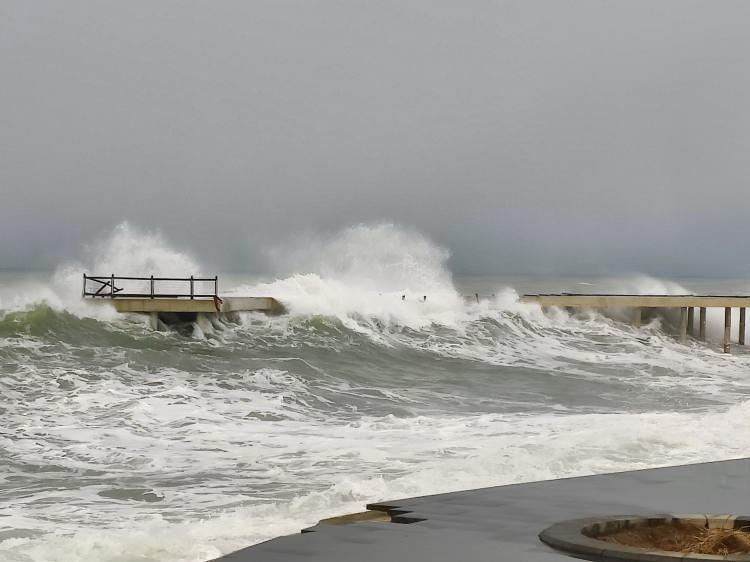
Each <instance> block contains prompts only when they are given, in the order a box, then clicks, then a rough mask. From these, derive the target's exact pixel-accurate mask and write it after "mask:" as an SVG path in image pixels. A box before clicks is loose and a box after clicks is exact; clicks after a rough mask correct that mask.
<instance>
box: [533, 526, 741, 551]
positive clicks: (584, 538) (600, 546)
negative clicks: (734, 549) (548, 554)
mask: <svg viewBox="0 0 750 562" xmlns="http://www.w3.org/2000/svg"><path fill="white" fill-rule="evenodd" d="M669 523H684V524H692V525H695V526H698V527H708V528H711V529H742V528H746V527H750V515H649V516H644V515H621V516H615V517H590V518H586V519H571V520H569V521H562V522H560V523H556V524H555V525H552V526H551V527H548V528H546V529H545V530H544V531H542V532H541V533H540V534H539V538H540V539H541V541H542V542H544V543H546V544H548V545H549V546H551V547H553V548H556V549H559V550H563V551H565V552H568V553H570V554H572V555H574V556H578V557H581V558H586V559H588V560H596V561H599V560H601V561H605V560H606V561H615V560H623V561H628V562H635V561H642V562H676V561H677V560H686V561H687V560H689V561H692V562H714V561H717V560H733V561H735V562H750V553H742V554H727V555H717V554H693V553H685V552H676V551H669V550H653V549H647V548H636V547H633V546H624V545H619V544H615V543H611V542H605V541H603V540H598V539H597V538H596V537H601V536H603V535H609V534H612V533H616V532H617V531H620V530H622V529H626V528H635V527H648V526H657V525H664V524H669Z"/></svg>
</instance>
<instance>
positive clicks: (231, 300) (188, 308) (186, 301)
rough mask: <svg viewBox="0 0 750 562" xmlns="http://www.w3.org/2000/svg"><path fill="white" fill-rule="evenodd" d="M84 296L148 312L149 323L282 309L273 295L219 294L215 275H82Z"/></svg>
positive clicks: (130, 310) (122, 309)
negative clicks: (200, 315) (243, 295)
mask: <svg viewBox="0 0 750 562" xmlns="http://www.w3.org/2000/svg"><path fill="white" fill-rule="evenodd" d="M82 296H83V298H85V299H88V300H92V301H94V302H98V303H105V304H109V305H111V306H113V307H114V308H115V310H117V312H123V313H140V314H149V315H151V319H152V325H153V326H154V327H155V328H157V327H158V326H159V322H160V321H161V322H163V323H166V324H169V323H174V322H181V321H192V320H195V319H196V318H197V315H199V314H221V313H233V312H266V313H271V314H275V313H279V312H282V311H283V306H282V304H281V303H280V302H279V301H277V300H276V299H274V298H273V297H241V296H233V295H232V296H219V278H218V277H217V276H214V277H195V276H190V277H155V276H153V275H151V276H149V277H123V276H117V275H109V276H91V275H86V274H84V276H83V292H82Z"/></svg>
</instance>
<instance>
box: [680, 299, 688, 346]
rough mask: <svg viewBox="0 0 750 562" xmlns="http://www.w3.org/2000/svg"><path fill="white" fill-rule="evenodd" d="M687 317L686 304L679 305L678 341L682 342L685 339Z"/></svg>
mask: <svg viewBox="0 0 750 562" xmlns="http://www.w3.org/2000/svg"><path fill="white" fill-rule="evenodd" d="M687 317H688V314H687V307H686V306H681V307H680V333H679V337H680V341H681V342H683V343H684V342H686V341H687Z"/></svg>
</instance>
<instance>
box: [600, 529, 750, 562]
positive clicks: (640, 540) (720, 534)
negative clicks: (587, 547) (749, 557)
mask: <svg viewBox="0 0 750 562" xmlns="http://www.w3.org/2000/svg"><path fill="white" fill-rule="evenodd" d="M597 539H599V540H601V541H607V542H610V543H614V544H620V545H624V546H634V547H638V548H648V549H652V550H669V551H672V552H685V553H695V554H719V555H723V554H744V553H750V532H747V531H746V530H745V529H706V528H705V527H698V526H696V525H690V524H686V523H681V522H675V523H664V524H661V525H655V526H643V527H629V528H626V529H621V530H619V531H617V532H615V533H612V534H609V535H602V536H599V537H597Z"/></svg>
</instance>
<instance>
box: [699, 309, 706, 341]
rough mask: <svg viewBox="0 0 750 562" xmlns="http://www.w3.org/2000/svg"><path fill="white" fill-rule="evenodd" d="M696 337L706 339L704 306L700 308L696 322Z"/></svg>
mask: <svg viewBox="0 0 750 562" xmlns="http://www.w3.org/2000/svg"><path fill="white" fill-rule="evenodd" d="M698 338H699V339H700V340H701V341H706V307H705V306H702V307H701V308H700V320H699V322H698Z"/></svg>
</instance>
